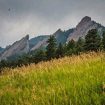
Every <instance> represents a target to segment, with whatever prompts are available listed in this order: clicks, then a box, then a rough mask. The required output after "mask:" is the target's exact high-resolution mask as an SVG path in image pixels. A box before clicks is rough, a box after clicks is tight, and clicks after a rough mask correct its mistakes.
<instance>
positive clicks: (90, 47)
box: [85, 29, 101, 51]
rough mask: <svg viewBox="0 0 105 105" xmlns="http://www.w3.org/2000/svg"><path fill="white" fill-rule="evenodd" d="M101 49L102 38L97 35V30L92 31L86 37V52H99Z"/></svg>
mask: <svg viewBox="0 0 105 105" xmlns="http://www.w3.org/2000/svg"><path fill="white" fill-rule="evenodd" d="M100 47H101V38H100V36H99V35H98V34H97V30H96V29H92V30H90V31H89V32H88V34H87V35H86V37H85V50H86V51H99V50H100Z"/></svg>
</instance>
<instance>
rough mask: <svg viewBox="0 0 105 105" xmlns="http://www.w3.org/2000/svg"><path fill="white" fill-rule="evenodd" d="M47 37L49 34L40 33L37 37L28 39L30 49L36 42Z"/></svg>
mask: <svg viewBox="0 0 105 105" xmlns="http://www.w3.org/2000/svg"><path fill="white" fill-rule="evenodd" d="M47 37H49V36H48V35H41V36H37V37H34V38H32V39H30V40H29V46H30V49H31V48H33V47H34V46H35V45H36V44H37V43H38V42H40V41H42V40H44V39H45V38H47Z"/></svg>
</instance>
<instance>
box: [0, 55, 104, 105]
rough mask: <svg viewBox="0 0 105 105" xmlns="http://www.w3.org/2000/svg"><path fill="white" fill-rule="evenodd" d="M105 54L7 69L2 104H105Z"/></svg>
mask: <svg viewBox="0 0 105 105" xmlns="http://www.w3.org/2000/svg"><path fill="white" fill-rule="evenodd" d="M104 85H105V55H104V54H103V53H90V54H82V55H80V56H72V57H65V58H62V59H59V60H52V61H50V62H45V63H44V62H42V63H39V64H37V65H34V64H32V65H31V66H28V67H22V68H16V69H14V70H9V69H8V70H7V69H5V72H3V73H2V75H1V76H0V105H105V93H104V89H103V88H104Z"/></svg>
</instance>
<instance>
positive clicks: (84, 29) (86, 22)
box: [67, 16, 105, 42]
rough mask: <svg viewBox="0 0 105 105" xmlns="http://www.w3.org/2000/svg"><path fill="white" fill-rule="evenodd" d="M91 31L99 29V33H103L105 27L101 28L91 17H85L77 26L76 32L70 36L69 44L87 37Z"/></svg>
mask: <svg viewBox="0 0 105 105" xmlns="http://www.w3.org/2000/svg"><path fill="white" fill-rule="evenodd" d="M91 29H97V30H98V32H102V30H105V27H103V26H101V25H100V24H98V23H96V22H95V21H92V20H91V18H90V17H88V16H85V17H84V18H83V19H82V20H81V21H80V23H79V24H78V25H77V26H76V28H75V30H74V32H73V33H71V34H70V35H69V37H68V39H67V42H69V41H70V40H71V39H74V40H78V38H79V37H85V35H86V34H87V33H88V31H89V30H91Z"/></svg>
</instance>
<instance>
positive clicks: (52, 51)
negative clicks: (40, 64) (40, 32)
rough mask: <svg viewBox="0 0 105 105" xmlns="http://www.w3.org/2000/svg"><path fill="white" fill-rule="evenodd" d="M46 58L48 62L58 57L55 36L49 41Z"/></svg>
mask: <svg viewBox="0 0 105 105" xmlns="http://www.w3.org/2000/svg"><path fill="white" fill-rule="evenodd" d="M47 43H48V45H47V47H46V56H47V59H48V60H51V59H52V58H54V57H55V56H56V39H55V37H54V36H50V38H49V39H48V41H47Z"/></svg>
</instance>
